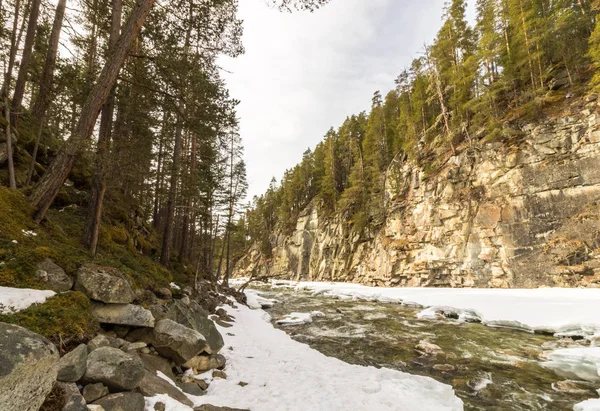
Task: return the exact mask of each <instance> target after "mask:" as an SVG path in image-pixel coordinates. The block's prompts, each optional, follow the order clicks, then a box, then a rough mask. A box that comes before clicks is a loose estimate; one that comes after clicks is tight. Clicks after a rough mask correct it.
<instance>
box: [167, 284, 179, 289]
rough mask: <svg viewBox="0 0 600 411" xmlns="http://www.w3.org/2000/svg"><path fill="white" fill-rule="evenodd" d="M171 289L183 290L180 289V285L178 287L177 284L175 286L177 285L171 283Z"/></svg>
mask: <svg viewBox="0 0 600 411" xmlns="http://www.w3.org/2000/svg"><path fill="white" fill-rule="evenodd" d="M169 287H171V288H172V289H174V290H181V287H180V286H178V285H177V284H175V283H170V284H169Z"/></svg>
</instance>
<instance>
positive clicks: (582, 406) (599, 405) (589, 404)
mask: <svg viewBox="0 0 600 411" xmlns="http://www.w3.org/2000/svg"><path fill="white" fill-rule="evenodd" d="M573 411H600V399H597V398H596V399H592V400H587V401H584V402H580V403H579V404H575V406H574V407H573Z"/></svg>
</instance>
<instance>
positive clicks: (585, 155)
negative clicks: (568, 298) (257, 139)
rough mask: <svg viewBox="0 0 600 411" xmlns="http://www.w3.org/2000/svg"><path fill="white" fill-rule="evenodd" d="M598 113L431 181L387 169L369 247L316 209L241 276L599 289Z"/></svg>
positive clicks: (476, 155)
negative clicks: (382, 214) (380, 220)
mask: <svg viewBox="0 0 600 411" xmlns="http://www.w3.org/2000/svg"><path fill="white" fill-rule="evenodd" d="M599 113H600V111H598V103H597V101H595V99H594V98H588V99H587V100H585V101H583V100H582V101H578V102H575V103H573V105H572V114H571V115H563V116H561V117H558V118H554V119H548V120H545V121H544V122H540V123H536V124H529V125H526V126H524V127H522V129H521V130H520V131H521V132H522V134H523V141H522V142H521V143H520V144H519V146H518V148H516V147H512V148H511V147H506V146H505V145H503V144H500V143H490V144H486V145H483V146H479V147H477V148H471V149H466V150H464V151H462V152H460V153H459V154H458V155H456V156H454V157H451V158H450V159H449V160H448V161H447V163H446V164H445V166H444V167H443V168H442V170H441V171H440V172H439V173H438V174H436V175H435V176H429V177H425V176H424V173H423V170H421V169H419V168H418V167H415V166H414V165H411V164H409V163H400V162H397V163H394V164H392V165H391V167H390V170H389V172H388V179H387V180H388V187H387V197H388V199H387V219H386V223H385V225H384V227H382V228H381V230H379V232H377V233H374V234H373V235H372V236H371V238H369V239H367V240H365V239H364V236H363V237H360V236H359V235H356V234H353V233H352V232H351V231H350V230H349V229H348V228H347V227H346V225H345V224H343V222H342V221H341V219H340V218H339V217H334V218H330V219H327V220H325V219H324V218H323V217H322V216H320V215H319V213H318V208H317V207H316V206H314V205H312V206H309V207H308V208H307V209H306V210H305V211H304V212H303V213H302V215H301V216H300V217H299V219H298V222H297V226H296V230H295V232H294V233H293V235H291V236H284V235H278V236H277V237H276V238H274V240H273V245H274V248H273V258H272V259H269V260H267V259H265V258H263V256H262V255H261V254H260V252H259V251H258V250H257V249H252V250H251V252H250V253H249V254H248V255H247V256H246V257H245V258H244V259H243V260H242V261H241V262H240V263H239V265H238V269H237V273H236V274H237V275H246V276H247V275H250V274H251V273H252V272H254V273H259V274H284V275H285V276H286V277H288V278H291V279H301V280H315V281H351V282H360V283H363V284H368V285H381V286H384V285H385V286H440V287H441V286H444V287H537V286H590V287H592V286H600V202H599V200H600V114H599Z"/></svg>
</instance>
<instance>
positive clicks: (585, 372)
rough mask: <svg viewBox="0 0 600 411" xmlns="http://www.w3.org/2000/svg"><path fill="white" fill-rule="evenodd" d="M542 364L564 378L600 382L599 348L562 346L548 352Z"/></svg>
mask: <svg viewBox="0 0 600 411" xmlns="http://www.w3.org/2000/svg"><path fill="white" fill-rule="evenodd" d="M547 358H548V360H549V361H548V362H543V363H542V365H543V366H544V367H546V368H550V369H552V370H554V372H556V373H557V374H558V375H560V376H561V377H565V378H572V379H578V380H585V381H591V382H600V348H599V347H579V348H564V349H560V350H556V351H553V352H551V353H550V354H548V356H547Z"/></svg>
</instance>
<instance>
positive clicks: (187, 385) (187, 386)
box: [177, 382, 204, 397]
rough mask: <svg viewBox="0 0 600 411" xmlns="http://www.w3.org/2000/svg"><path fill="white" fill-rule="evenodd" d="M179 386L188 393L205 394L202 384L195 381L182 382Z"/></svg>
mask: <svg viewBox="0 0 600 411" xmlns="http://www.w3.org/2000/svg"><path fill="white" fill-rule="evenodd" d="M177 386H178V387H179V388H181V391H183V392H185V393H186V394H190V395H195V396H197V397H199V396H201V395H204V390H203V389H202V388H201V387H200V385H198V384H196V383H194V382H180V383H178V384H177Z"/></svg>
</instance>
